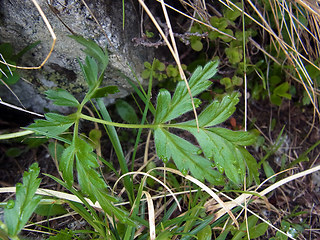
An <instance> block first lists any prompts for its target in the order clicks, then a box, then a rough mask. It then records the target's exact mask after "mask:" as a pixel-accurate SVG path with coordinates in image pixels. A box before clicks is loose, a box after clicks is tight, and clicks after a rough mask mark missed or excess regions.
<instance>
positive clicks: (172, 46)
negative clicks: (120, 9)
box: [139, 0, 199, 129]
mask: <svg viewBox="0 0 320 240" xmlns="http://www.w3.org/2000/svg"><path fill="white" fill-rule="evenodd" d="M139 3H140V5H141V6H142V7H143V9H144V10H145V11H146V13H147V14H148V16H149V17H150V19H151V21H152V22H153V24H154V25H155V27H156V28H157V30H158V31H159V33H160V35H161V36H162V38H163V40H164V41H165V43H166V44H167V47H168V48H169V50H170V52H171V54H172V56H173V58H174V60H175V62H176V63H177V66H178V69H179V73H180V76H181V79H183V81H184V82H185V84H186V87H187V89H188V93H189V96H190V99H191V104H192V109H193V113H194V117H195V120H196V123H197V128H198V129H199V122H198V115H197V111H196V108H195V105H194V101H193V97H192V94H191V90H190V87H189V84H188V81H187V78H186V76H185V74H184V72H183V70H182V67H181V63H180V58H179V53H178V49H177V47H176V43H175V39H174V37H173V32H172V28H171V24H170V20H169V17H168V13H167V11H166V7H165V4H164V2H163V0H161V5H162V9H163V14H164V15H165V17H166V23H167V26H168V28H169V34H170V36H171V40H172V43H170V42H169V40H168V38H167V37H166V35H165V33H164V32H163V30H162V29H161V27H160V25H159V24H158V22H157V20H156V19H155V18H154V16H153V14H152V13H151V11H150V10H149V8H148V7H147V5H145V3H144V1H143V0H139Z"/></svg>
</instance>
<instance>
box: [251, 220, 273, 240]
mask: <svg viewBox="0 0 320 240" xmlns="http://www.w3.org/2000/svg"><path fill="white" fill-rule="evenodd" d="M268 228H269V225H268V224H267V223H260V224H258V225H255V226H253V227H252V228H250V229H249V232H250V239H255V238H258V237H261V236H263V235H264V234H265V233H266V232H267V230H268Z"/></svg>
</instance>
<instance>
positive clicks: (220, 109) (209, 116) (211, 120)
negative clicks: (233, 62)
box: [190, 92, 240, 127]
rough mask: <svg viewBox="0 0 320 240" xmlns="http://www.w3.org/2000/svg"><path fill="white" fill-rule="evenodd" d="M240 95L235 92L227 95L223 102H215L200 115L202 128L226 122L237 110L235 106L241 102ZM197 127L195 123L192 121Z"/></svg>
mask: <svg viewBox="0 0 320 240" xmlns="http://www.w3.org/2000/svg"><path fill="white" fill-rule="evenodd" d="M239 96H240V94H239V93H238V92H233V93H231V94H230V95H226V96H225V97H224V98H223V99H222V101H221V102H219V101H218V100H215V101H213V102H212V103H211V104H210V105H209V106H208V107H206V109H205V110H203V111H202V112H201V114H200V115H199V125H200V126H202V127H212V126H215V125H217V124H220V123H222V122H224V121H226V120H227V119H228V118H229V117H230V116H231V115H232V114H233V113H234V111H235V110H236V107H235V105H236V104H237V103H238V102H239ZM190 123H191V124H193V126H195V121H194V120H193V121H191V122H190Z"/></svg>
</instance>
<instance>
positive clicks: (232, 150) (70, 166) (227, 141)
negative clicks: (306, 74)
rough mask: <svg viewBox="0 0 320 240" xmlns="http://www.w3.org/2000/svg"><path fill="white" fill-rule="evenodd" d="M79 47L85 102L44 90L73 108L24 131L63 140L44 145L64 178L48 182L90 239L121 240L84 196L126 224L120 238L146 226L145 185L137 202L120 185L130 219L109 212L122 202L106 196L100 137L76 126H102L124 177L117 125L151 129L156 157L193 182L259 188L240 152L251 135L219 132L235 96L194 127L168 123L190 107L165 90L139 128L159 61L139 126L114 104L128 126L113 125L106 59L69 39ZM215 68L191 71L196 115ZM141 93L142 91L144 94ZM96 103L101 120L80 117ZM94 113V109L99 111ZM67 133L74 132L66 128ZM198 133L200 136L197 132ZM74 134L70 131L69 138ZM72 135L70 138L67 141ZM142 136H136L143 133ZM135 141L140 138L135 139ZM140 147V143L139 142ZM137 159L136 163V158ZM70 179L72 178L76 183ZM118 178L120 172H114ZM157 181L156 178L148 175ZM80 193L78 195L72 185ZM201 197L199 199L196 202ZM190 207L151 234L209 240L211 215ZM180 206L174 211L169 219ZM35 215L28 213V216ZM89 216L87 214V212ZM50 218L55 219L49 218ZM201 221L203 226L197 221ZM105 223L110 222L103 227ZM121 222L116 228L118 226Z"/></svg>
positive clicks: (181, 88)
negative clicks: (68, 198) (62, 192)
mask: <svg viewBox="0 0 320 240" xmlns="http://www.w3.org/2000/svg"><path fill="white" fill-rule="evenodd" d="M73 38H75V39H76V40H77V41H78V42H79V43H80V44H82V45H84V47H85V50H84V51H85V52H86V53H87V55H88V56H87V57H86V59H85V62H84V63H81V62H80V66H81V69H82V72H83V74H84V76H85V79H86V82H87V84H88V85H89V91H88V92H87V93H86V95H85V97H84V99H83V100H82V101H78V100H77V99H76V98H74V97H73V96H72V95H71V94H70V93H68V92H67V91H65V90H62V89H56V90H49V91H47V92H46V94H47V98H48V99H50V100H52V101H53V102H54V104H56V105H61V106H70V107H73V108H75V109H76V111H75V112H74V113H72V114H70V115H68V116H63V115H60V114H57V113H47V114H45V118H46V120H36V121H35V123H33V124H31V125H30V126H29V127H28V128H27V129H29V130H32V131H34V132H35V133H36V134H39V135H42V136H45V137H47V138H53V139H57V140H59V141H62V142H63V143H64V145H62V144H57V143H55V144H53V143H50V144H49V150H50V153H51V155H52V156H53V157H54V159H56V160H57V161H58V165H59V170H60V172H61V173H62V179H63V180H60V179H57V178H55V177H53V176H51V177H52V178H53V179H54V180H55V181H57V182H58V183H59V184H61V185H62V186H63V187H65V188H66V189H68V190H69V191H70V192H72V193H73V194H74V195H75V196H77V197H78V198H79V199H81V201H82V202H83V204H84V205H85V207H84V206H83V205H81V204H78V203H73V202H69V206H70V207H71V208H72V209H74V210H75V211H77V212H78V213H79V214H80V215H81V216H82V217H83V218H84V219H85V220H86V221H87V222H88V224H90V225H91V226H92V228H93V229H94V230H95V232H97V233H99V235H100V236H101V237H102V238H105V239H118V237H116V236H120V235H119V234H120V233H119V232H118V230H116V229H113V228H112V229H110V230H106V228H108V227H107V224H106V222H107V221H109V220H110V218H105V217H104V215H103V216H99V215H97V214H96V212H95V210H94V209H93V208H92V207H91V206H90V205H89V204H88V202H87V201H86V200H85V199H84V197H88V198H89V199H90V200H91V201H93V202H95V201H97V202H99V204H100V205H101V208H102V210H103V212H104V214H106V215H108V216H111V217H113V218H115V219H118V220H119V222H120V223H121V224H125V225H127V226H128V228H127V229H126V230H125V233H123V234H121V236H124V238H125V236H133V234H134V232H135V231H134V230H135V227H136V226H137V223H138V222H139V224H142V225H145V226H147V223H145V220H144V219H142V218H141V217H139V215H138V210H139V208H140V199H141V196H142V190H143V185H140V187H139V190H138V193H137V196H136V197H135V196H134V192H133V185H132V182H131V181H130V178H128V177H125V178H124V186H125V189H126V191H127V193H128V197H129V200H130V203H131V204H132V206H133V207H132V211H131V213H130V215H129V212H128V211H127V210H126V209H124V208H122V207H116V206H114V203H115V202H117V201H118V200H119V199H117V198H115V197H113V196H112V195H111V193H110V190H109V188H110V187H109V186H108V185H107V183H106V182H105V180H104V179H103V177H102V175H101V171H100V165H99V163H101V162H102V163H105V164H106V165H107V166H108V167H109V168H110V169H111V170H114V171H115V172H116V170H115V169H114V168H113V166H112V163H109V162H107V161H106V160H104V159H103V158H102V157H98V156H97V153H95V151H97V152H98V150H99V149H100V141H101V136H102V133H101V131H100V130H97V129H94V130H92V131H90V133H89V138H90V140H88V139H86V138H85V137H84V135H83V134H81V133H80V132H79V131H80V130H79V122H80V120H89V121H93V122H98V123H102V124H104V125H105V130H106V133H107V135H108V136H109V138H110V140H111V142H112V145H113V147H114V149H115V152H116V154H117V157H118V161H119V165H120V168H121V171H122V174H124V173H127V172H128V166H127V162H126V160H125V158H124V153H123V151H122V148H121V144H120V141H119V137H118V135H117V132H116V130H115V128H114V127H115V126H117V127H123V128H151V129H153V133H154V142H155V147H156V151H157V154H158V156H159V158H161V159H162V160H163V161H164V162H166V163H168V164H171V162H170V160H171V159H172V160H173V162H174V164H175V165H176V167H177V169H179V170H180V171H181V172H182V173H183V174H188V172H190V174H191V175H193V176H194V177H195V178H197V179H199V180H201V181H204V180H208V181H209V182H210V183H212V184H219V185H225V184H226V181H227V180H228V181H229V182H231V183H232V184H233V185H235V186H237V187H240V186H241V185H242V184H243V181H244V179H245V176H246V179H247V184H248V185H250V184H251V183H252V181H255V182H256V183H257V184H258V183H259V178H258V165H257V162H256V160H255V159H254V158H253V157H252V156H251V155H250V154H249V152H248V151H247V150H246V149H245V146H248V145H251V144H253V143H254V142H255V136H254V135H252V134H250V133H248V132H242V131H232V130H229V129H225V128H222V127H218V125H219V124H221V123H223V122H224V121H226V120H227V119H228V118H229V117H230V116H231V115H232V114H233V112H234V111H235V109H236V108H235V106H236V104H237V103H238V102H239V96H240V94H239V93H238V92H232V93H230V94H227V95H225V96H224V97H223V98H222V99H220V100H215V101H212V102H211V103H210V104H209V105H208V106H207V107H205V108H203V110H202V111H201V113H200V114H199V117H198V120H199V125H198V126H197V123H196V121H195V120H191V121H187V122H178V123H174V124H173V123H171V122H173V121H176V119H178V118H179V117H181V116H182V115H183V114H185V113H188V112H190V111H191V110H192V104H191V99H190V95H189V93H188V89H187V87H186V85H185V83H184V82H182V81H181V82H179V83H178V84H177V87H176V89H175V91H174V93H173V96H171V94H170V92H169V91H167V90H165V89H162V90H160V92H159V94H158V96H157V104H156V108H155V111H154V121H153V123H152V124H144V121H145V120H146V114H147V112H148V110H149V109H154V107H153V106H152V107H149V105H151V102H150V97H151V83H152V77H153V75H152V74H153V73H154V72H153V70H154V69H158V70H162V71H163V70H164V66H163V65H162V64H161V63H159V62H158V61H154V63H153V65H151V66H150V70H151V72H150V81H149V83H150V85H149V89H148V94H145V95H144V97H145V98H143V99H144V100H145V103H146V107H145V111H144V113H143V119H142V121H141V124H139V119H138V117H137V115H136V112H135V110H134V108H133V107H132V106H130V105H129V104H128V103H126V102H125V101H123V100H119V101H118V102H117V104H116V108H117V111H118V113H119V115H120V116H121V117H122V118H123V120H125V121H126V122H128V124H122V123H114V122H112V120H111V118H110V116H109V114H108V111H107V109H106V107H105V105H104V103H103V101H102V100H101V98H102V97H104V96H106V95H108V94H110V93H114V92H115V91H116V90H117V88H116V87H112V86H111V87H110V86H107V87H100V85H101V82H102V79H103V73H104V71H105V68H106V66H107V63H108V60H107V59H106V58H107V57H108V54H107V53H106V51H104V50H102V49H101V48H99V47H98V46H97V45H96V44H95V43H94V42H93V41H90V40H86V39H84V38H82V37H73ZM217 66H218V62H208V63H207V64H206V65H205V66H204V67H198V68H196V69H195V71H194V73H193V74H192V76H191V78H190V80H189V86H190V90H191V93H192V97H193V101H194V103H195V106H196V107H197V108H198V107H199V106H200V104H201V101H200V100H199V99H197V98H195V96H197V95H199V94H201V93H202V92H203V91H205V90H206V89H208V87H210V85H211V84H212V83H211V81H209V79H210V78H212V76H213V75H214V74H215V73H216V72H217ZM167 71H168V73H167V74H168V75H169V74H171V75H172V76H176V74H177V72H176V70H175V68H174V67H173V66H168V67H167ZM141 94H142V95H143V94H144V91H142V92H141ZM92 99H94V100H95V101H96V103H97V107H98V108H96V110H97V113H98V115H99V116H102V118H103V119H97V118H94V117H90V116H87V115H84V114H83V113H82V110H83V107H84V105H85V104H86V103H87V102H88V101H90V100H92ZM91 102H92V103H93V102H94V101H91ZM98 109H99V110H98ZM71 127H72V129H71ZM198 127H199V129H198ZM174 128H175V129H178V130H184V131H188V132H189V133H191V134H192V135H193V136H194V137H195V139H196V140H197V142H198V144H195V143H194V142H191V141H189V140H186V139H183V138H182V137H180V136H178V135H176V134H175V133H174V132H172V129H174ZM71 130H72V131H71ZM66 131H69V132H70V131H71V134H70V133H68V134H66ZM140 133H141V131H140ZM138 135H139V133H138ZM136 142H139V137H138V138H137V141H136ZM133 160H134V158H133ZM154 167H155V165H154V164H149V165H148V168H154ZM74 173H76V174H77V177H74ZM116 174H117V175H118V173H117V172H116ZM152 174H153V175H154V176H155V175H156V174H159V173H158V172H154V173H152ZM172 176H173V175H172V174H171V175H170V174H168V177H171V178H172V181H173V182H176V185H177V187H180V186H179V182H178V181H177V179H176V178H175V177H172ZM75 184H77V185H78V186H79V187H78V188H77V189H79V190H75V188H74V185H75ZM148 184H149V186H152V185H154V182H153V181H149V182H148ZM196 196H198V197H199V194H198V195H196ZM198 202H199V200H195V204H193V206H192V208H190V210H189V211H188V212H187V214H185V215H184V216H183V217H181V218H177V219H172V220H170V221H169V220H168V219H169V217H170V216H171V215H166V216H164V221H161V223H160V224H159V225H157V227H156V231H157V233H158V234H159V236H161V238H165V237H168V236H173V235H181V236H183V239H190V237H191V236H194V237H195V236H197V235H198V236H203V237H206V238H208V237H210V236H211V235H210V234H211V232H210V229H209V228H208V227H207V226H208V224H209V222H210V221H212V219H213V216H208V217H206V216H205V213H204V210H203V207H202V204H203V202H204V201H202V202H201V203H198ZM176 207H177V206H174V207H173V208H172V211H171V214H172V213H173V212H174V210H175V209H176ZM33 210H34V208H33V209H32V211H33ZM88 211H89V212H88ZM50 214H52V213H50ZM201 218H203V220H199V219H201ZM106 219H108V220H106ZM120 223H119V224H120ZM175 225H178V226H179V227H178V228H177V229H176V230H175V231H174V232H172V233H170V234H168V233H167V231H164V230H163V229H166V228H169V227H172V226H175Z"/></svg>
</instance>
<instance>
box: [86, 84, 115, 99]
mask: <svg viewBox="0 0 320 240" xmlns="http://www.w3.org/2000/svg"><path fill="white" fill-rule="evenodd" d="M118 92H119V88H118V87H117V86H107V87H102V88H99V89H97V90H96V91H95V92H94V94H93V95H92V98H102V97H107V96H108V95H109V94H115V93H118Z"/></svg>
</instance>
